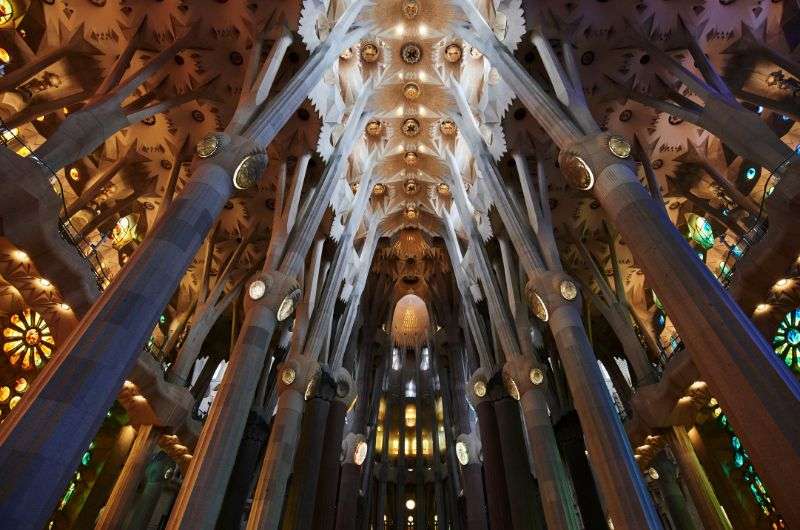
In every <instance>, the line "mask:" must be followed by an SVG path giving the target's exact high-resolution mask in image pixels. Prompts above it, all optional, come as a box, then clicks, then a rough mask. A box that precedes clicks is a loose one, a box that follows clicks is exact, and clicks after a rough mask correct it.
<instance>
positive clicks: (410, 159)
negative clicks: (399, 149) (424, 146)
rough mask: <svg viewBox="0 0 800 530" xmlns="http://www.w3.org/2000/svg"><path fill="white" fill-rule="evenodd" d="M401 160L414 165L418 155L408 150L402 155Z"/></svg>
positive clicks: (408, 164) (417, 160)
mask: <svg viewBox="0 0 800 530" xmlns="http://www.w3.org/2000/svg"><path fill="white" fill-rule="evenodd" d="M403 160H405V162H406V165H407V166H411V167H414V166H416V165H417V163H419V157H418V156H417V153H415V152H414V151H408V152H406V154H405V155H403Z"/></svg>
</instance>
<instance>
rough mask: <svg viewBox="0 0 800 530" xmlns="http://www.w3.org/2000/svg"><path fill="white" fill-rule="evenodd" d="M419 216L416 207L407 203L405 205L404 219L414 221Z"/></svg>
mask: <svg viewBox="0 0 800 530" xmlns="http://www.w3.org/2000/svg"><path fill="white" fill-rule="evenodd" d="M417 217H419V212H418V211H417V207H416V206H415V205H413V204H409V205H408V206H406V219H408V220H409V221H415V220H416V219H417Z"/></svg>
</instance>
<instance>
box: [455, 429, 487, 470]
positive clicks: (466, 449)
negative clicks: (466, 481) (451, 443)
mask: <svg viewBox="0 0 800 530" xmlns="http://www.w3.org/2000/svg"><path fill="white" fill-rule="evenodd" d="M455 451H456V458H457V459H458V463H459V464H461V466H468V465H470V464H480V463H481V457H480V455H481V439H480V437H478V435H477V434H476V433H475V432H474V431H473V432H469V433H461V434H459V435H458V436H456V448H455Z"/></svg>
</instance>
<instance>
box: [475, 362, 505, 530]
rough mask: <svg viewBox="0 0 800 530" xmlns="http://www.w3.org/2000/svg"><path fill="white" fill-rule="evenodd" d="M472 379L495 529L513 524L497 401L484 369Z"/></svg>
mask: <svg viewBox="0 0 800 530" xmlns="http://www.w3.org/2000/svg"><path fill="white" fill-rule="evenodd" d="M471 382H472V385H471V386H472V389H473V390H472V391H471V392H470V395H471V396H474V397H476V398H478V399H477V400H476V401H477V403H476V406H475V409H476V411H477V413H478V427H479V428H480V432H481V447H482V449H483V467H484V470H485V474H484V477H485V479H486V504H487V505H488V507H489V527H490V528H492V529H494V528H509V529H510V528H514V526H513V525H512V522H511V507H510V505H509V502H508V489H507V487H506V484H507V482H506V472H505V468H504V467H503V454H502V449H501V445H500V431H499V430H498V425H497V417H496V415H495V410H494V405H493V403H492V401H491V400H490V398H489V394H488V391H489V388H488V387H489V384H490V383H489V378H488V377H486V374H485V373H483V372H481V371H478V372H476V373H475V374H474V375H473V376H472V379H471ZM495 384H496V383H495ZM476 385H477V386H476ZM479 394H482V395H479Z"/></svg>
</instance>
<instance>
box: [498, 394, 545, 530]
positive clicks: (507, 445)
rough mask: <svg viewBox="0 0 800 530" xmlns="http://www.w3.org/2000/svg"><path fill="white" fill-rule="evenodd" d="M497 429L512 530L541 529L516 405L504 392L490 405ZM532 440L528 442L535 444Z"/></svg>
mask: <svg viewBox="0 0 800 530" xmlns="http://www.w3.org/2000/svg"><path fill="white" fill-rule="evenodd" d="M494 410H495V415H496V416H497V427H498V429H499V430H500V445H501V447H502V453H503V466H504V467H505V470H506V481H507V484H508V501H509V504H510V505H511V519H512V521H513V523H514V528H515V529H519V530H527V529H529V528H542V527H543V524H544V521H541V520H540V517H537V515H539V516H540V514H536V513H535V509H536V507H537V504H538V503H537V502H536V499H535V497H536V496H537V494H536V488H535V485H534V482H533V476H532V475H531V472H530V469H531V468H530V463H529V462H528V458H527V453H528V452H527V450H526V448H525V434H524V432H523V430H522V420H521V418H520V415H519V406H518V405H517V403H516V401H515V400H514V399H512V398H511V396H509V395H508V394H507V393H505V392H504V393H503V395H501V396H499V399H497V400H496V401H495V402H494ZM535 442H536V440H532V441H531V443H532V444H533V443H535Z"/></svg>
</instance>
